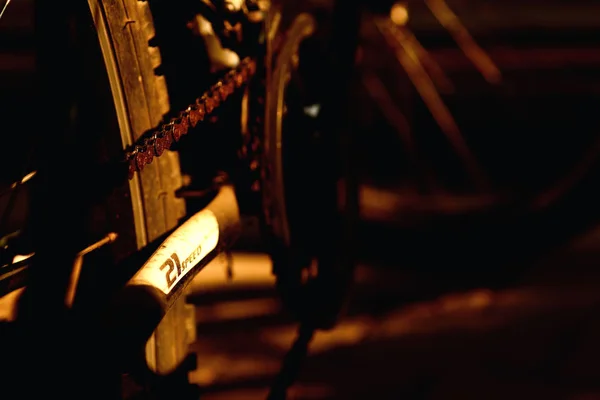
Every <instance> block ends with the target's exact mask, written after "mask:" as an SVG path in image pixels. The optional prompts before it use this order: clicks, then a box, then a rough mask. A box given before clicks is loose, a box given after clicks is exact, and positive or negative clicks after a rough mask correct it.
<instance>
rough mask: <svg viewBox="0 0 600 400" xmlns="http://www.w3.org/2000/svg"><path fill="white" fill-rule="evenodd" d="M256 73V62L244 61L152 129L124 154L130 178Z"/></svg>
mask: <svg viewBox="0 0 600 400" xmlns="http://www.w3.org/2000/svg"><path fill="white" fill-rule="evenodd" d="M255 72H256V62H255V61H254V60H252V59H250V58H245V59H244V60H242V61H241V62H240V64H239V65H238V67H237V68H235V69H233V70H231V71H229V72H228V73H227V74H226V75H225V77H223V79H221V80H219V81H218V82H217V83H216V84H214V85H213V86H211V88H210V89H209V90H207V91H206V92H204V94H203V95H202V96H200V97H199V98H198V99H196V102H195V103H194V104H192V105H190V106H189V107H188V108H186V109H185V111H182V112H181V113H180V114H179V116H178V117H175V118H172V119H171V120H170V121H169V122H168V123H166V124H163V125H161V126H159V127H157V128H156V129H154V130H153V133H151V135H150V137H148V138H147V139H145V140H143V142H141V143H139V144H136V145H135V146H134V147H133V148H132V149H131V150H130V151H127V152H126V154H125V160H126V162H127V164H128V166H129V179H132V178H133V176H134V174H135V173H136V172H139V171H141V170H142V169H144V167H145V166H146V165H148V164H150V163H152V160H154V158H155V157H160V156H161V155H162V154H163V153H164V152H165V150H168V149H170V148H171V145H172V144H173V143H174V142H178V141H179V140H180V139H181V137H182V136H183V135H186V134H187V133H188V130H189V129H190V127H191V128H194V127H196V125H197V124H198V123H199V122H201V121H203V120H204V118H205V117H207V116H209V115H211V114H212V113H214V112H215V110H216V109H217V108H218V107H219V105H221V104H222V103H223V102H224V101H225V100H227V98H228V97H229V96H231V95H232V94H233V93H234V92H235V91H236V89H239V88H241V87H242V86H244V85H245V84H246V83H247V82H248V80H249V79H250V78H251V77H252V75H254V73H255Z"/></svg>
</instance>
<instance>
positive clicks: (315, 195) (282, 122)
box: [261, 14, 356, 328]
mask: <svg viewBox="0 0 600 400" xmlns="http://www.w3.org/2000/svg"><path fill="white" fill-rule="evenodd" d="M316 33H317V23H316V21H315V19H314V18H313V16H311V15H309V14H300V15H298V16H297V17H296V18H295V20H294V21H293V23H292V24H291V26H290V28H289V30H288V31H287V32H286V33H285V35H284V36H283V38H281V39H282V41H281V42H280V43H281V45H280V46H279V48H278V49H277V50H278V51H277V53H276V58H275V60H274V64H273V70H272V74H270V75H271V79H270V80H269V81H268V82H267V91H266V92H267V99H266V113H265V115H266V117H265V128H264V132H265V133H264V138H263V164H262V166H261V167H262V168H261V172H262V173H261V175H262V191H263V211H264V219H265V228H266V232H267V236H268V239H269V244H270V246H271V248H270V252H271V256H272V259H273V269H274V273H275V275H276V277H277V287H278V289H279V291H280V294H281V297H282V299H283V301H284V302H285V303H286V305H287V306H288V307H289V308H290V309H291V310H292V312H294V313H295V315H296V316H297V318H298V319H299V320H300V321H302V322H303V323H306V324H308V325H309V326H312V327H313V328H330V327H331V326H332V325H333V324H334V322H335V319H336V316H337V314H338V313H339V311H340V308H341V306H342V304H343V299H344V297H345V296H344V294H345V291H346V287H347V286H348V283H349V276H350V275H351V274H350V272H351V269H352V268H351V266H352V262H351V260H350V259H349V257H346V254H344V252H345V251H346V250H347V247H348V245H349V242H348V240H349V236H348V235H347V234H346V232H344V226H345V225H346V222H347V220H349V219H353V218H354V214H355V213H356V210H350V209H349V208H348V207H344V205H345V204H348V202H347V201H346V199H345V196H354V195H355V193H353V190H346V192H345V193H344V191H343V190H342V189H341V188H351V187H353V186H351V185H347V184H346V182H347V181H348V179H350V178H351V177H349V176H348V175H347V174H345V172H344V171H343V169H342V168H341V167H340V164H341V160H342V159H344V158H346V157H347V156H348V154H345V153H344V151H345V150H343V149H342V148H341V147H340V146H339V139H340V138H339V137H338V136H339V135H338V133H337V132H334V130H332V129H331V126H330V124H328V123H327V122H328V120H327V115H325V112H327V108H326V104H325V103H326V95H327V90H328V88H327V87H326V86H324V85H321V84H320V83H319V82H318V81H316V80H317V79H320V78H322V76H323V74H322V73H316V72H323V70H326V66H324V62H323V61H324V60H326V58H325V59H324V56H325V54H324V49H325V47H324V46H320V42H319V39H318V38H317V36H316ZM325 64H326V61H325ZM319 69H320V70H321V71H317V70H319Z"/></svg>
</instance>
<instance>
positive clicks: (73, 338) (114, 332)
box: [0, 0, 358, 399]
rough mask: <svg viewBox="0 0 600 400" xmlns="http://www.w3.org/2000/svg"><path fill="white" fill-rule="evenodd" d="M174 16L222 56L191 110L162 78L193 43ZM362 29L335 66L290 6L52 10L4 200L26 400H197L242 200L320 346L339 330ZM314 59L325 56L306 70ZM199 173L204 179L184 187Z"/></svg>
mask: <svg viewBox="0 0 600 400" xmlns="http://www.w3.org/2000/svg"><path fill="white" fill-rule="evenodd" d="M339 3H340V4H341V3H342V2H339ZM338 6H339V4H338ZM344 7H346V6H344ZM159 10H163V11H164V12H163V13H160V12H159ZM171 11H172V12H173V13H172V14H169V12H171ZM334 15H335V14H334ZM8 16H9V15H8V14H7V15H5V16H4V18H7V17H8ZM159 16H161V17H159ZM168 16H177V18H183V19H182V20H183V21H186V22H187V23H186V24H185V25H184V27H182V26H181V24H179V23H178V24H177V25H172V26H177V27H178V28H180V29H189V30H191V31H192V33H193V34H192V36H194V35H195V36H203V39H204V41H203V43H204V46H205V48H204V50H205V52H206V53H208V55H209V59H210V60H209V61H210V62H209V63H207V65H208V66H209V68H208V69H207V70H202V69H200V68H199V69H198V72H197V74H190V75H186V76H189V79H190V81H189V82H192V83H194V85H192V84H188V85H187V86H193V87H191V88H188V89H189V91H190V93H195V95H194V97H195V99H192V100H191V101H190V102H189V103H187V105H185V106H184V107H180V108H174V107H173V105H174V104H175V105H177V102H178V101H182V99H184V100H185V99H186V96H185V95H184V94H181V93H182V92H180V93H179V94H175V95H173V93H174V92H175V91H176V89H174V88H176V87H179V88H180V89H181V88H182V86H186V85H179V86H177V85H176V84H174V85H173V86H172V87H169V84H168V81H169V79H170V78H169V76H170V77H171V79H175V78H176V75H177V74H176V73H175V74H171V75H169V72H168V71H167V72H165V71H161V68H163V67H164V68H166V69H168V67H169V65H170V66H171V67H173V66H177V65H178V64H177V63H171V64H169V65H167V63H166V62H165V63H163V62H162V61H161V60H162V59H163V58H164V59H165V61H166V59H167V58H168V56H169V49H177V46H176V45H174V46H171V47H169V46H167V45H166V42H168V40H169V37H168V36H169V35H164V36H163V37H162V39H164V40H165V41H164V42H162V43H161V42H160V40H161V38H160V37H159V36H160V35H157V30H155V20H156V26H158V23H159V19H160V18H162V20H160V23H171V24H173V23H174V21H180V20H178V19H177V18H175V17H173V19H172V20H171V21H170V22H165V21H166V20H167V19H168ZM182 16H183V17H182ZM283 16H285V18H283ZM153 17H154V18H153ZM357 18H358V13H355V14H353V17H352V18H350V20H346V19H345V20H343V21H342V22H343V23H342V24H339V25H336V24H334V26H337V27H341V28H343V29H337V28H336V29H334V30H333V31H334V35H332V36H331V37H332V38H333V39H334V40H333V41H331V42H329V43H328V45H327V46H326V48H325V49H321V50H319V51H317V52H316V54H317V55H322V54H324V53H323V50H326V51H329V53H328V55H329V59H327V60H326V62H325V63H324V64H323V63H322V61H321V60H319V58H318V57H315V56H314V54H315V53H314V48H313V49H312V50H311V49H310V40H307V39H309V38H311V37H312V36H313V35H314V34H315V32H316V31H317V24H316V22H315V20H314V18H313V17H312V16H311V15H309V14H297V13H296V14H295V15H294V16H293V17H290V18H289V20H288V15H287V14H286V12H285V7H283V6H282V5H278V4H269V3H267V2H260V1H257V2H255V1H244V2H217V1H211V2H201V1H198V2H191V1H189V2H186V1H181V2H179V3H178V4H175V3H171V2H160V1H158V0H157V1H155V2H154V3H152V2H147V1H135V0H105V1H97V0H89V1H88V2H79V1H65V2H59V3H56V2H52V3H50V2H44V1H37V2H36V3H35V50H36V72H37V74H36V87H37V88H39V91H38V93H37V98H36V99H35V101H33V102H32V104H31V109H30V111H31V119H30V120H28V121H23V130H22V134H26V135H29V136H28V138H27V140H26V142H28V143H30V144H31V149H27V151H25V150H24V149H23V148H21V147H19V148H16V149H15V152H16V153H19V155H20V156H22V158H23V159H24V160H25V162H23V171H24V173H22V174H21V175H20V176H19V178H18V179H17V180H16V181H15V182H14V183H13V184H11V185H9V186H8V187H7V188H6V190H5V191H4V192H3V199H4V201H5V203H4V209H3V210H2V211H3V213H2V215H3V217H2V221H1V225H0V230H1V231H0V232H1V233H2V237H3V239H2V253H1V259H2V266H1V269H0V274H1V276H0V283H1V285H2V293H1V294H2V295H3V296H4V297H3V301H4V303H5V304H7V307H6V308H7V309H8V310H9V311H10V312H9V313H8V314H7V315H6V316H5V317H7V318H6V320H5V321H4V322H3V324H2V328H1V330H0V332H1V333H0V334H1V335H2V338H3V344H4V347H5V348H6V353H5V357H3V363H2V364H3V378H4V379H3V386H4V390H5V392H6V393H7V396H10V395H11V394H13V393H14V396H15V397H17V396H18V397H26V396H28V395H31V396H33V395H39V394H40V393H55V394H58V395H61V396H62V397H66V398H75V397H77V398H81V397H89V396H90V395H92V396H93V397H98V398H104V399H106V398H138V397H140V396H142V397H144V396H145V397H148V396H150V397H151V398H166V397H169V398H172V397H174V396H177V397H187V396H190V397H195V396H197V391H195V390H194V388H192V387H189V385H187V372H188V371H189V370H190V369H193V368H194V367H195V362H194V360H193V359H192V360H188V344H189V343H190V342H191V341H193V340H194V331H195V326H194V322H193V314H191V312H190V307H189V306H187V305H186V304H185V292H186V286H187V285H188V284H189V282H190V281H191V280H192V279H193V277H194V276H195V275H196V274H198V273H199V272H200V271H201V269H202V267H203V266H205V265H206V264H207V263H208V262H210V261H211V260H212V259H214V258H215V257H216V256H217V255H218V254H219V253H221V252H223V251H226V249H228V248H229V247H230V246H231V245H232V244H233V242H234V241H235V239H236V238H237V236H238V235H239V233H240V229H241V228H240V207H239V206H238V200H237V199H238V198H240V199H242V200H243V201H242V203H240V205H241V206H243V207H246V208H248V207H249V208H251V209H253V210H254V211H255V212H256V213H257V214H259V215H261V220H262V224H263V231H264V232H265V235H266V237H267V238H268V241H267V242H268V243H269V246H270V247H269V250H270V252H271V254H272V257H273V261H274V271H273V272H274V274H275V275H276V276H277V278H278V280H277V281H278V288H279V290H280V293H281V295H282V298H283V299H284V301H285V302H286V304H288V305H289V306H290V308H291V309H292V310H293V311H294V312H295V314H296V315H297V317H298V319H299V320H300V321H301V323H302V326H303V329H302V330H301V331H302V332H305V333H306V332H308V337H310V336H311V335H312V332H313V331H314V330H315V329H319V328H328V327H331V326H332V325H333V324H334V322H335V315H336V314H337V313H338V311H339V309H340V308H341V307H342V304H343V302H342V301H341V299H342V298H343V293H344V291H345V288H346V287H347V283H348V281H349V279H350V275H351V274H350V272H351V268H350V264H351V261H350V260H351V252H350V251H347V250H345V251H341V250H343V249H346V248H348V243H349V240H350V237H351V228H352V217H351V216H352V215H354V213H355V209H356V207H357V200H356V195H355V193H356V191H355V183H354V182H353V180H352V179H350V178H351V176H352V174H351V164H350V162H349V157H348V155H349V154H350V152H349V151H348V149H349V147H350V146H351V144H350V142H349V141H347V139H348V138H349V137H350V135H346V134H340V132H341V131H342V130H344V129H346V128H347V125H346V124H340V123H339V121H344V120H343V119H342V120H340V119H339V115H340V114H341V113H344V112H345V103H342V102H339V101H338V100H337V94H339V93H344V92H345V91H346V90H347V88H346V87H345V82H346V80H347V77H348V76H349V74H350V73H351V66H352V62H348V60H350V61H351V60H352V58H351V57H350V56H351V53H353V51H354V48H355V44H354V43H353V42H352V40H347V39H348V38H343V39H342V37H343V36H342V35H343V34H344V29H347V28H348V27H349V28H350V31H353V29H354V28H355V26H356V24H357ZM282 21H283V22H282ZM286 25H287V27H286V29H284V28H282V27H281V26H286ZM353 32H354V36H356V34H357V32H358V31H357V30H354V31H353ZM336 33H337V36H336ZM171 39H172V38H171ZM350 39H352V38H350ZM157 40H158V41H159V43H158V44H157V42H156V41H157ZM190 43H192V42H190ZM307 43H308V44H309V45H308V48H309V50H308V54H311V52H312V54H313V56H312V57H304V56H302V57H299V55H300V54H303V52H306V51H307V50H306V49H305V48H304V47H306V44H307ZM348 43H349V44H348ZM215 49H216V51H215ZM332 49H335V51H332ZM187 50H188V53H187V54H183V55H181V57H183V58H185V57H186V56H187V57H189V58H190V60H191V59H193V58H194V57H195V54H194V50H195V48H192V47H188V48H187ZM198 53H200V52H198ZM211 54H212V58H211V57H210V56H211ZM235 56H237V59H236V58H235ZM219 57H220V58H219ZM228 57H229V58H228ZM232 57H233V61H231V59H232ZM349 57H350V58H349ZM305 58H306V59H309V61H304V59H305ZM299 59H300V62H299ZM190 63H191V62H190ZM179 66H181V63H180V64H179ZM315 68H323V69H324V70H326V71H330V70H335V71H336V72H337V75H336V76H337V77H336V78H333V79H331V80H329V81H328V87H326V88H325V87H320V86H319V84H315V83H314V82H312V81H311V80H310V79H308V77H309V76H310V75H311V73H312V72H313V71H314V70H315ZM198 76H200V77H198ZM174 77H175V78H174ZM180 78H182V76H180ZM195 78H196V79H195ZM194 79H195V80H194ZM332 93H336V95H335V96H333V95H332ZM169 95H171V98H169ZM321 108H322V109H323V111H320V109H321ZM315 110H318V111H317V112H315ZM236 128H237V130H236ZM298 132H301V133H302V135H294V134H297V133H298ZM328 132H331V133H328ZM219 135H224V137H220V136H219ZM223 139H225V140H223ZM202 144H204V145H202ZM340 145H341V146H340ZM340 149H341V150H340ZM20 153H24V154H20ZM186 157H187V161H185V160H184V159H185V158H186ZM307 158H308V159H309V160H310V163H307V162H306V160H307ZM223 159H227V160H230V161H231V163H230V164H229V165H227V166H226V167H225V168H222V167H223V165H221V164H222V163H221V164H220V163H219V162H220V160H223ZM189 160H192V161H191V162H190V161H189ZM332 161H333V162H332ZM186 162H187V164H186ZM211 163H212V165H211ZM194 164H196V169H195V171H196V172H197V174H196V177H195V178H197V179H195V178H194V177H193V176H192V178H190V176H189V175H185V174H182V170H184V169H186V168H188V169H189V170H194ZM215 164H216V165H217V167H215ZM198 166H200V167H198ZM338 166H341V168H340V167H338ZM221 169H224V170H225V171H222V170H221ZM215 170H219V171H218V172H217V171H215ZM198 171H199V172H198ZM213 172H214V173H213ZM198 177H200V178H198ZM190 181H192V184H190ZM198 182H199V183H198ZM284 182H288V183H285V184H284ZM307 187H309V188H310V189H311V191H310V192H309V191H307V190H306V188H307ZM340 187H341V188H343V190H340ZM311 192H312V193H318V196H315V195H312V194H311ZM340 193H342V194H343V195H342V196H340ZM190 198H192V200H190ZM244 204H249V206H245V205H244ZM340 209H341V210H342V212H341V213H340V212H339V210H340ZM307 213H308V216H307V215H306V214H307ZM303 215H304V216H303ZM15 228H16V229H15ZM315 228H316V230H315ZM40 364H43V365H44V366H45V367H46V368H45V370H44V372H43V373H39V374H38V375H37V377H36V379H35V381H36V383H35V384H32V379H31V378H32V377H31V371H32V370H34V369H35V368H36V366H39V365H40ZM48 365H50V366H49V367H48ZM284 375H285V374H284ZM284 383H285V382H284ZM276 386H277V385H276ZM279 386H280V387H281V386H282V385H281V384H279ZM285 386H286V385H285V384H284V385H283V387H284V389H285ZM278 390H279V392H278ZM278 390H274V393H280V394H279V395H278V396H280V395H282V394H281V390H280V389H278ZM283 392H285V390H283Z"/></svg>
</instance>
